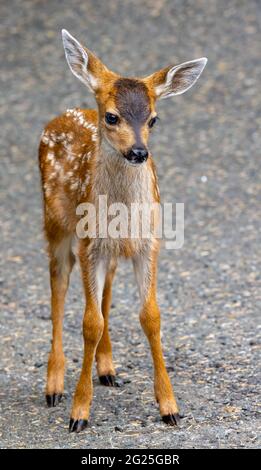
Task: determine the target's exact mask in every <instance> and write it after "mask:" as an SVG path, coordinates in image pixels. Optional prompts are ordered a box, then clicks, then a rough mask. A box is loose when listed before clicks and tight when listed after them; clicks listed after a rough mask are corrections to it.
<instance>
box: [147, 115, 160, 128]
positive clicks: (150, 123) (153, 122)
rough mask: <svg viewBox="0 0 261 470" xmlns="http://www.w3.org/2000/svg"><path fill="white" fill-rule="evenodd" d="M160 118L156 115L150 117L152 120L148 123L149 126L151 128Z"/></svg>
mask: <svg viewBox="0 0 261 470" xmlns="http://www.w3.org/2000/svg"><path fill="white" fill-rule="evenodd" d="M158 119H159V118H158V116H155V117H153V118H151V119H150V121H149V123H148V126H149V128H150V129H151V128H152V127H153V126H154V124H155V123H156V122H157V120H158Z"/></svg>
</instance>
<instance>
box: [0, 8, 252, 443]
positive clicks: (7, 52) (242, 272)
mask: <svg viewBox="0 0 261 470" xmlns="http://www.w3.org/2000/svg"><path fill="white" fill-rule="evenodd" d="M1 17H2V27H1V41H0V47H1V69H2V70H1V91H2V93H1V98H0V99H1V135H2V137H1V258H0V263H1V277H0V284H1V364H0V395H1V413H0V428H1V433H0V441H1V443H0V445H1V447H7V448H12V447H16V448H23V447H27V448H45V447H50V448H67V447H69V448H83V449H85V448H101V447H102V448H113V447H114V448H132V447H138V448H146V447H148V448H162V447H163V448H187V447H189V448H192V447H195V448H200V447H203V448H206V447H207V448H216V447H219V448H222V447H229V448H232V447H243V448H246V447H252V448H256V447H259V446H260V440H259V438H260V432H259V430H260V420H259V419H258V398H259V392H260V388H259V385H260V377H259V376H258V366H259V364H260V349H259V345H260V342H259V340H260V336H258V333H259V331H260V330H258V322H259V318H260V307H261V298H260V242H261V240H260V135H258V129H260V124H261V114H260V109H261V108H260V105H261V94H260V75H261V65H260V42H259V37H258V34H257V33H258V30H260V2H259V1H258V0H256V1H254V0H249V1H239V0H230V1H229V2H227V1H225V0H216V1H214V0H210V1H207V0H197V1H192V0H191V1H190V0H189V1H186V2H184V1H183V0H172V1H167V0H166V1H164V0H144V1H143V2H140V1H138V0H133V1H125V2H122V1H120V0H116V1H113V0H109V1H95V0H92V1H90V0H87V1H84V2H83V1H82V0H81V1H80V0H74V2H71V1H59V2H58V1H52V2H42V1H36V0H35V1H33V0H30V1H28V0H25V1H23V2H21V1H18V0H16V1H15V0H9V1H8V2H4V1H2V2H1ZM62 27H65V28H67V29H68V30H69V31H70V32H71V33H72V34H74V35H75V36H76V37H78V38H79V40H80V41H82V42H83V43H85V44H86V45H87V46H88V47H89V48H90V49H93V50H94V51H95V52H96V53H97V54H98V55H99V56H100V57H101V58H102V59H103V60H104V62H105V63H106V64H107V65H108V66H109V67H110V68H112V69H113V70H115V71H117V72H120V73H122V74H125V75H127V76H131V75H138V74H140V75H145V74H149V73H151V72H152V71H154V70H157V69H158V68H160V67H163V66H166V65H168V64H170V63H174V64H175V63H179V62H183V61H186V60H190V59H194V58H197V57H201V56H207V57H208V58H209V63H208V65H207V67H206V69H205V71H204V73H203V75H202V77H201V79H200V80H199V82H198V83H197V84H196V85H195V86H194V88H193V89H191V90H190V91H189V92H187V93H186V94H185V95H182V96H180V97H177V98H176V99H174V98H173V99H172V100H165V101H162V102H161V103H160V104H159V106H158V112H159V115H160V118H161V119H160V123H159V125H158V128H157V130H156V129H155V133H154V136H153V139H152V143H151V148H152V150H153V154H154V156H155V162H156V165H157V168H158V174H159V183H160V189H161V195H162V200H163V201H166V202H183V203H184V204H185V244H184V247H183V248H182V249H181V250H177V251H170V250H166V249H164V248H163V249H162V251H161V256H160V262H159V286H158V298H159V304H160V307H161V311H162V331H163V344H164V350H165V356H166V361H167V364H168V369H169V372H170V376H171V380H172V382H173V384H174V386H175V391H176V396H177V398H178V401H179V404H180V407H181V410H182V413H183V415H184V417H183V419H182V421H181V425H180V427H179V428H178V429H176V428H175V429H173V428H168V427H165V426H164V424H163V423H161V420H160V417H159V413H158V410H157V406H156V405H155V404H154V398H153V382H152V366H151V360H150V354H149V350H148V345H147V343H146V341H145V338H144V336H143V333H142V331H141V328H140V325H139V320H138V311H139V302H138V295H137V289H136V286H135V283H134V277H133V274H132V270H131V266H130V265H129V264H127V263H126V264H124V263H122V264H121V265H120V268H119V270H118V273H117V276H116V279H115V282H114V297H113V308H112V312H111V336H112V341H113V345H114V359H115V363H116V366H117V372H118V375H119V378H120V380H121V382H122V386H121V388H117V389H108V388H105V387H102V386H100V385H99V384H98V381H97V376H96V373H95V371H94V384H95V389H94V400H93V406H92V411H91V419H90V426H89V428H88V430H86V431H85V432H83V433H81V434H80V435H75V434H69V433H68V421H69V413H70V405H71V399H72V394H73V391H74V388H75V385H76V382H77V379H78V376H79V372H80V366H81V359H82V347H83V344H82V335H81V321H82V312H83V305H84V303H83V296H82V287H81V281H80V274H79V268H77V269H76V270H75V272H74V274H73V276H72V281H71V287H70V291H69V295H68V300H67V305H66V318H65V329H64V345H65V353H66V356H67V360H68V367H67V372H66V397H65V399H64V400H63V402H62V403H61V404H60V406H59V407H57V408H54V409H47V408H46V405H45V399H44V386H45V375H46V364H47V355H48V351H49V347H50V338H51V336H50V333H51V322H50V308H49V279H48V262H47V256H46V254H45V242H44V240H43V236H42V232H41V225H42V219H41V217H42V211H41V194H40V184H39V174H38V162H37V146H38V142H39V136H40V134H41V131H42V128H43V125H44V124H45V123H46V122H48V121H49V120H50V119H51V118H52V117H54V116H55V115H57V114H59V113H60V112H63V111H64V110H65V109H66V108H68V107H74V106H81V107H93V101H92V98H91V96H90V95H89V94H88V91H87V90H85V88H84V86H83V85H81V83H80V82H77V80H76V79H75V78H74V77H73V76H72V74H71V73H70V71H69V69H68V67H67V64H66V62H65V58H64V53H63V49H62V43H61V36H60V30H61V28H62Z"/></svg>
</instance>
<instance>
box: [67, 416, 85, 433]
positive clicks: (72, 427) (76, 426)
mask: <svg viewBox="0 0 261 470" xmlns="http://www.w3.org/2000/svg"><path fill="white" fill-rule="evenodd" d="M87 426H88V420H87V419H79V420H78V419H73V418H71V419H70V424H69V432H81V431H83V430H84V429H85V428H86V427H87Z"/></svg>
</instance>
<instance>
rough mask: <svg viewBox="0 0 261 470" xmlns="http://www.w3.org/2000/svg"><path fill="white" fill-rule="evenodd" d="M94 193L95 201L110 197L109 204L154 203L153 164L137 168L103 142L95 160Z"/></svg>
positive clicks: (146, 163)
mask: <svg viewBox="0 0 261 470" xmlns="http://www.w3.org/2000/svg"><path fill="white" fill-rule="evenodd" d="M92 193H93V196H94V198H95V199H96V197H97V196H98V195H101V194H102V195H103V194H104V195H106V196H107V197H108V203H110V204H112V203H115V202H119V203H124V204H125V205H127V206H129V205H130V204H131V203H132V202H152V201H153V175H152V170H151V165H150V161H149V160H148V161H147V162H145V163H143V164H141V165H137V166H133V165H130V164H129V163H128V162H127V160H125V158H124V157H123V156H122V155H121V154H120V153H118V152H117V151H116V150H114V149H113V148H112V147H110V146H109V144H107V143H106V142H105V141H104V140H101V141H100V143H99V147H98V149H97V154H96V158H95V170H94V175H93V183H92Z"/></svg>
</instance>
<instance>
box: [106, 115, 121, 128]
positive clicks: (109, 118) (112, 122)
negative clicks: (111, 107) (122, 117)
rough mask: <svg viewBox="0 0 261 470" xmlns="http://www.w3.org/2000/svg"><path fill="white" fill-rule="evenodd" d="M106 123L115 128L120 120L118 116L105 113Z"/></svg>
mask: <svg viewBox="0 0 261 470" xmlns="http://www.w3.org/2000/svg"><path fill="white" fill-rule="evenodd" d="M105 121H106V122H107V124H110V125H111V126H113V125H115V124H117V122H118V121H119V118H118V116H116V114H112V113H105Z"/></svg>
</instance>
